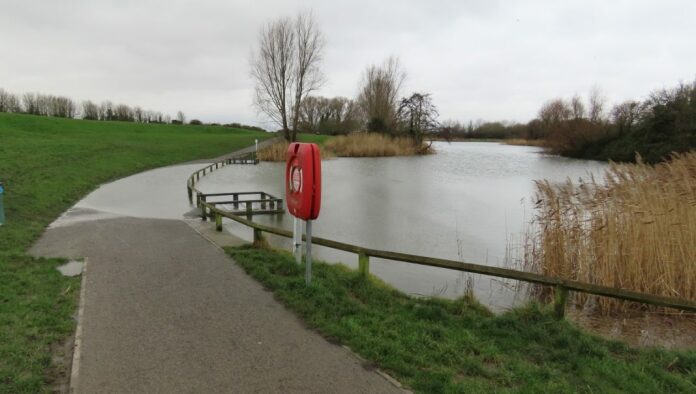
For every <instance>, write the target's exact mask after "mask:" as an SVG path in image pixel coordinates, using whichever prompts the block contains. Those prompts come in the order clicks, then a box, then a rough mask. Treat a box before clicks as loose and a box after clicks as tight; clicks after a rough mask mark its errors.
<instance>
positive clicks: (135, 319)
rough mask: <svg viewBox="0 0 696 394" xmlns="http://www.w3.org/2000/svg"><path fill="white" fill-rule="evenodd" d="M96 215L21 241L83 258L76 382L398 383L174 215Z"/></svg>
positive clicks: (158, 386)
mask: <svg viewBox="0 0 696 394" xmlns="http://www.w3.org/2000/svg"><path fill="white" fill-rule="evenodd" d="M235 153H236V152H235ZM182 182H183V180H182ZM153 198H157V196H153ZM94 217H95V219H96V220H88V221H78V222H74V223H72V224H68V225H62V226H52V227H50V228H49V229H48V230H47V231H46V232H45V233H44V234H43V236H42V237H41V238H40V239H39V241H37V243H36V244H35V245H34V246H33V247H32V248H31V250H30V253H31V254H33V255H35V256H51V257H82V258H86V260H87V265H86V266H87V268H86V270H85V273H84V275H85V277H84V283H85V288H84V289H83V294H84V297H83V299H82V300H81V305H82V307H83V312H82V320H81V321H80V322H79V324H80V329H81V338H80V340H81V342H80V344H79V347H78V348H77V356H78V357H76V359H78V360H79V368H75V370H77V371H79V373H77V374H76V375H77V376H75V378H74V379H73V380H72V381H71V389H72V390H74V392H77V393H93V392H99V393H104V392H107V393H108V392H134V393H135V392H138V393H140V392H167V393H170V392H171V393H183V392H284V393H288V392H303V393H304V392H316V393H320V392H322V393H323V392H346V393H348V392H350V393H356V392H357V393H369V392H380V393H382V392H400V391H401V390H400V389H398V388H397V387H395V386H394V385H393V384H391V383H390V382H389V381H387V380H386V379H385V378H383V377H382V376H380V375H379V374H377V373H376V372H375V371H373V370H370V368H369V367H366V366H363V364H362V362H361V361H360V360H358V359H357V358H355V357H354V356H353V355H352V354H351V353H350V352H349V351H347V350H346V349H344V348H342V347H340V346H337V345H334V344H331V343H329V342H327V341H326V340H324V339H323V338H322V337H321V336H319V335H318V334H317V333H315V332H313V331H311V330H309V329H307V328H306V327H304V325H303V324H302V322H301V321H299V320H298V319H297V318H296V317H295V316H294V315H293V314H292V313H291V312H289V311H287V310H286V309H285V308H284V307H283V306H282V305H281V304H279V303H278V302H277V301H275V299H274V298H273V296H272V294H271V293H270V292H268V291H266V290H265V289H264V288H263V287H262V286H261V285H259V284H258V283H257V282H256V281H254V280H253V279H251V278H250V277H249V276H248V275H246V273H245V272H244V271H243V270H242V269H241V268H240V267H239V266H237V265H236V264H234V263H233V261H232V260H231V259H230V258H229V257H228V256H227V255H226V254H225V253H224V252H223V251H222V250H221V249H220V248H218V247H217V246H215V245H214V244H212V243H211V242H209V241H208V240H206V239H204V238H203V237H202V236H201V234H200V233H199V232H197V231H196V230H195V229H194V228H193V227H192V226H190V225H188V224H187V223H186V222H185V221H184V220H163V219H144V218H133V217H122V216H116V215H94Z"/></svg>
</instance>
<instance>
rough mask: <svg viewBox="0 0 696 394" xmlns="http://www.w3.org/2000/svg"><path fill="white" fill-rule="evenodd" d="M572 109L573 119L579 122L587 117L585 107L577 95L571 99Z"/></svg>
mask: <svg viewBox="0 0 696 394" xmlns="http://www.w3.org/2000/svg"><path fill="white" fill-rule="evenodd" d="M570 109H571V111H572V112H573V119H575V120H578V119H582V118H584V117H585V105H584V104H583V103H582V99H581V98H580V96H578V95H577V94H576V95H575V96H573V98H571V99H570Z"/></svg>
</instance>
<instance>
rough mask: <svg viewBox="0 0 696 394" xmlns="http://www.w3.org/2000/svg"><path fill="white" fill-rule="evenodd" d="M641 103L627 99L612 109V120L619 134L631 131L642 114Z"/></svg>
mask: <svg viewBox="0 0 696 394" xmlns="http://www.w3.org/2000/svg"><path fill="white" fill-rule="evenodd" d="M640 109H641V108H640V103H638V102H637V101H632V100H629V101H625V102H623V103H621V104H617V105H615V106H614V108H613V109H612V110H611V120H612V122H613V123H614V126H615V127H616V131H617V132H618V134H619V135H623V134H627V133H629V132H631V129H632V128H633V126H634V125H635V124H636V123H637V122H638V118H639V116H640Z"/></svg>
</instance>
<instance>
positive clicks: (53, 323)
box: [0, 113, 270, 393]
mask: <svg viewBox="0 0 696 394" xmlns="http://www.w3.org/2000/svg"><path fill="white" fill-rule="evenodd" d="M267 137H270V134H266V133H261V132H255V131H249V130H238V129H230V128H225V127H213V126H196V127H192V126H176V125H146V124H135V123H126V122H97V121H84V120H72V119H59V118H46V117H38V116H30V115H18V114H5V113H0V181H2V182H4V183H5V188H6V192H5V207H6V220H7V223H6V224H5V225H4V226H0V393H2V392H7V393H18V392H32V393H33V392H41V391H47V390H49V387H48V385H49V383H50V382H49V380H50V377H49V376H48V375H49V374H50V368H51V366H50V362H51V361H50V360H51V353H50V346H51V345H52V344H54V343H56V342H59V341H61V340H64V339H65V338H66V336H67V335H69V334H70V333H71V332H72V330H73V329H74V322H73V320H72V318H71V314H72V313H73V312H74V311H75V308H76V302H77V293H78V290H79V280H77V279H68V278H63V277H62V276H60V274H59V273H58V272H57V271H56V270H55V266H56V265H58V264H60V263H62V261H61V260H60V259H33V258H31V257H28V256H26V255H25V253H26V250H27V248H28V247H29V246H30V245H31V244H32V243H33V242H34V241H35V240H36V239H37V238H38V237H39V236H40V234H41V232H42V231H43V230H44V228H45V227H46V226H47V225H48V224H49V223H50V222H51V221H53V220H54V219H55V218H56V217H58V215H60V214H61V213H62V212H64V211H65V210H66V209H68V208H69V207H70V206H71V205H72V204H74V203H75V202H77V201H78V200H79V199H80V198H81V197H83V196H84V195H85V194H87V193H89V192H90V191H92V190H93V189H95V188H96V187H97V186H98V185H99V184H101V183H104V182H108V181H110V180H113V179H117V178H120V177H124V176H127V175H130V174H133V173H136V172H139V171H142V170H146V169H149V168H155V167H159V166H164V165H168V164H174V163H178V162H183V161H188V160H193V159H201V158H211V157H216V156H219V155H222V154H225V153H228V152H231V151H234V150H237V149H240V148H243V147H246V146H250V145H252V144H253V142H254V139H255V138H259V139H263V138H267ZM182 187H183V186H182ZM183 192H184V191H183V189H182V193H183Z"/></svg>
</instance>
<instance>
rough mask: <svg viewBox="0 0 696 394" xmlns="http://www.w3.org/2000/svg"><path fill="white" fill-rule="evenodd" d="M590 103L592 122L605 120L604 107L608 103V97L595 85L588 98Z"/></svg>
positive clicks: (589, 113)
mask: <svg viewBox="0 0 696 394" xmlns="http://www.w3.org/2000/svg"><path fill="white" fill-rule="evenodd" d="M588 101H589V103H590V105H589V110H588V115H589V118H590V121H591V122H595V123H599V122H602V121H603V120H604V107H605V105H606V98H605V97H604V95H603V94H602V91H601V90H600V89H599V88H597V87H595V88H593V89H592V90H591V91H590V97H589V99H588Z"/></svg>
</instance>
